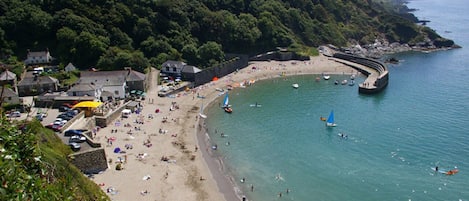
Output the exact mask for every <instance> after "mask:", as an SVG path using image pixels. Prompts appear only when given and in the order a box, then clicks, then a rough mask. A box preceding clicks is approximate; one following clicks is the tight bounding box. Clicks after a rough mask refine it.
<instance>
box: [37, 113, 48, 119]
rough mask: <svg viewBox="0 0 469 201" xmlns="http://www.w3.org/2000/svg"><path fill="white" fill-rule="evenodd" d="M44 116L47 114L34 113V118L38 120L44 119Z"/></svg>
mask: <svg viewBox="0 0 469 201" xmlns="http://www.w3.org/2000/svg"><path fill="white" fill-rule="evenodd" d="M46 116H47V115H45V114H42V113H39V114H37V115H36V119H37V120H38V121H42V120H44V118H45V117H46Z"/></svg>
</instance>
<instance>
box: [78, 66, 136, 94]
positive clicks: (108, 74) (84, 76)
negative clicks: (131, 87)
mask: <svg viewBox="0 0 469 201" xmlns="http://www.w3.org/2000/svg"><path fill="white" fill-rule="evenodd" d="M125 79H126V77H125V75H124V74H122V73H121V72H118V71H96V72H93V71H82V72H81V76H80V79H79V80H78V82H77V84H92V85H95V86H100V87H101V88H102V89H101V93H104V92H110V94H112V95H113V98H121V99H123V98H125V94H126V88H127V84H126V81H125ZM106 94H109V93H106Z"/></svg>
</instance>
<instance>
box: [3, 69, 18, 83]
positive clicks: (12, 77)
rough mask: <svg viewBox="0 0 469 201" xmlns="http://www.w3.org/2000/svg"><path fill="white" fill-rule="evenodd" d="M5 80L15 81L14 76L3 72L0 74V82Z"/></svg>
mask: <svg viewBox="0 0 469 201" xmlns="http://www.w3.org/2000/svg"><path fill="white" fill-rule="evenodd" d="M5 80H16V74H15V73H13V72H11V71H9V70H6V71H3V72H2V74H0V81H5Z"/></svg>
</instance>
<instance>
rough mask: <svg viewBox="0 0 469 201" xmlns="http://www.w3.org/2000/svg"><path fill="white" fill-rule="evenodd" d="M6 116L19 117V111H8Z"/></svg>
mask: <svg viewBox="0 0 469 201" xmlns="http://www.w3.org/2000/svg"><path fill="white" fill-rule="evenodd" d="M6 116H7V117H10V118H11V117H21V113H20V112H18V111H14V112H11V113H8V114H7V115H6Z"/></svg>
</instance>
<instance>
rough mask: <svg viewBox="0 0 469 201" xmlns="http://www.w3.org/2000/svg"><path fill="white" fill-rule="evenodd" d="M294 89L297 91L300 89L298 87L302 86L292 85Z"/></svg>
mask: <svg viewBox="0 0 469 201" xmlns="http://www.w3.org/2000/svg"><path fill="white" fill-rule="evenodd" d="M292 87H293V88H295V89H298V87H300V85H298V84H297V83H295V84H292Z"/></svg>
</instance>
